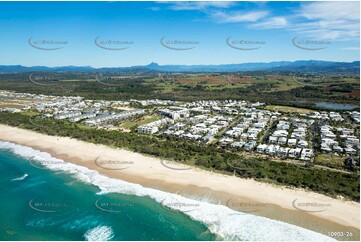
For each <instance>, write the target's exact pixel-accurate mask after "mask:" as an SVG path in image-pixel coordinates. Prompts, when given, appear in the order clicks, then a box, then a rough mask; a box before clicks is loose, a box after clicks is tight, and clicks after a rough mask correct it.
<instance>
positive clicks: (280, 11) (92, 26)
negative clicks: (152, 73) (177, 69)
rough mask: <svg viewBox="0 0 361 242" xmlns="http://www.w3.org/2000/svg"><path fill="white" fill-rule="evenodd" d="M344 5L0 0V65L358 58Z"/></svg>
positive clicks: (352, 5) (353, 7)
mask: <svg viewBox="0 0 361 242" xmlns="http://www.w3.org/2000/svg"><path fill="white" fill-rule="evenodd" d="M359 4H360V3H359V2H357V1H349V2H325V1H323V2H0V9H1V10H0V28H1V29H2V31H1V32H0V56H1V61H0V65H17V64H19V65H24V66H50V67H53V66H68V65H74V66H92V67H96V68H98V67H122V66H124V67H127V66H137V65H147V64H149V63H151V62H156V63H158V64H160V65H218V64H232V63H248V62H272V61H296V60H324V61H342V62H351V61H356V60H359V59H360V54H359V52H360V49H359V46H360V33H359V32H360V31H359V29H360V17H359V16H360V11H359V9H360V6H359Z"/></svg>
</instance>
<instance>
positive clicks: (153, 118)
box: [121, 116, 159, 129]
mask: <svg viewBox="0 0 361 242" xmlns="http://www.w3.org/2000/svg"><path fill="white" fill-rule="evenodd" d="M157 120H159V117H158V116H144V117H141V118H140V119H138V120H136V121H127V122H124V123H123V124H122V125H121V126H122V128H125V129H132V128H135V127H138V126H140V125H143V124H148V123H151V122H154V121H157Z"/></svg>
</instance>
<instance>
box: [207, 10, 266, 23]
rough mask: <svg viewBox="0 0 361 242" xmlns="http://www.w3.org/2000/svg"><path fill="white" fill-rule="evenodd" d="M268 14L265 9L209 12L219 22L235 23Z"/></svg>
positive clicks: (252, 19)
mask: <svg viewBox="0 0 361 242" xmlns="http://www.w3.org/2000/svg"><path fill="white" fill-rule="evenodd" d="M267 15H268V12H267V11H253V12H233V13H225V12H220V11H217V12H213V13H211V14H210V16H211V18H212V19H213V20H215V21H216V22H220V23H237V22H255V21H258V20H260V19H262V18H264V17H265V16H267Z"/></svg>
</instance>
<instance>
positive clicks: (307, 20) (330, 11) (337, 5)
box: [292, 2, 360, 40]
mask: <svg viewBox="0 0 361 242" xmlns="http://www.w3.org/2000/svg"><path fill="white" fill-rule="evenodd" d="M297 17H298V18H301V21H302V19H303V21H304V22H301V21H300V20H298V22H297V23H295V24H294V25H293V26H292V30H294V31H296V32H297V33H298V34H301V35H304V36H307V37H312V38H317V39H337V40H348V39H357V38H359V36H360V4H359V2H312V3H304V4H302V5H301V8H300V10H299V11H298V12H297Z"/></svg>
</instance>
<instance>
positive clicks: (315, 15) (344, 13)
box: [300, 1, 360, 20]
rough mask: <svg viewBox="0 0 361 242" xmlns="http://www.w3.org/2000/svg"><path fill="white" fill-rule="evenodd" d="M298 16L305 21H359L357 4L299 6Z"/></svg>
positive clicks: (310, 4)
mask: <svg viewBox="0 0 361 242" xmlns="http://www.w3.org/2000/svg"><path fill="white" fill-rule="evenodd" d="M300 14H301V15H302V16H304V17H305V18H307V19H311V20H314V19H321V20H322V19H323V20H335V19H350V20H359V19H360V4H359V2H346V1H345V2H343V1H341V2H313V3H305V4H303V5H301V9H300Z"/></svg>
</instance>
